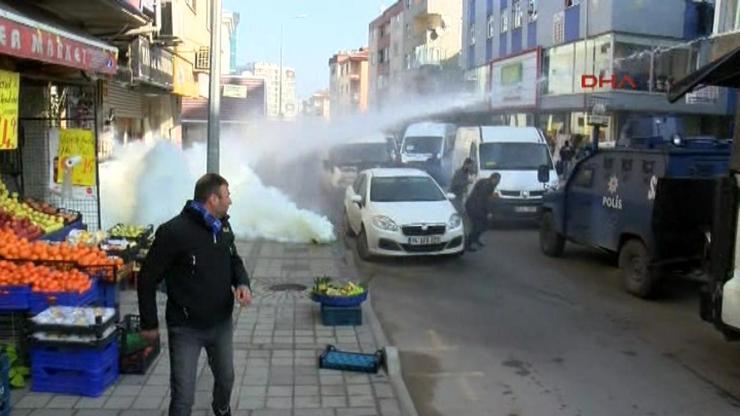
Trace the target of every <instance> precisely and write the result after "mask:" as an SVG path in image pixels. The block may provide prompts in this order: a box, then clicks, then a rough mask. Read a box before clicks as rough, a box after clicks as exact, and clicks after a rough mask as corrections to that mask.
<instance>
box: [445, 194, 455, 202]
mask: <svg viewBox="0 0 740 416" xmlns="http://www.w3.org/2000/svg"><path fill="white" fill-rule="evenodd" d="M445 196H446V197H447V199H449V200H450V201H452V200H453V199H455V198H457V195H455V194H453V193H452V192H449V193H446V194H445Z"/></svg>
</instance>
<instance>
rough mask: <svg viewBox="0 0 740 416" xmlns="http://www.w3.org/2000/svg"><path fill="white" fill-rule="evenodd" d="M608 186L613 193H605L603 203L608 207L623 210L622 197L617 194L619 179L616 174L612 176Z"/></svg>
mask: <svg viewBox="0 0 740 416" xmlns="http://www.w3.org/2000/svg"><path fill="white" fill-rule="evenodd" d="M608 188H609V193H610V194H611V195H609V196H606V195H604V196H603V197H602V199H601V205H603V206H604V207H606V208H612V209H618V210H621V209H622V198H620V197H619V195H617V191H618V190H619V179H617V177H616V176H612V177H611V178H609V185H608Z"/></svg>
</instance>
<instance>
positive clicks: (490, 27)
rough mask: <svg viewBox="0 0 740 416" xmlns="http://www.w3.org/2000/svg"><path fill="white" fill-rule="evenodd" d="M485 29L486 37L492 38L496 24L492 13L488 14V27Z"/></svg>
mask: <svg viewBox="0 0 740 416" xmlns="http://www.w3.org/2000/svg"><path fill="white" fill-rule="evenodd" d="M487 29H488V30H487V33H486V37H487V38H488V39H493V34H494V33H495V30H496V24H495V20H494V17H493V13H491V14H489V15H488V28H487Z"/></svg>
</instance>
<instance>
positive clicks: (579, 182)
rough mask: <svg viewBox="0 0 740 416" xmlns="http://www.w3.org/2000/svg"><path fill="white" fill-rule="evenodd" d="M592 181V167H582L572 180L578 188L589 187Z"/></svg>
mask: <svg viewBox="0 0 740 416" xmlns="http://www.w3.org/2000/svg"><path fill="white" fill-rule="evenodd" d="M593 183H594V168H592V167H584V168H583V169H581V171H580V172H578V174H577V176H576V178H575V180H574V181H573V185H574V186H578V187H580V188H590V187H591V186H592V185H593Z"/></svg>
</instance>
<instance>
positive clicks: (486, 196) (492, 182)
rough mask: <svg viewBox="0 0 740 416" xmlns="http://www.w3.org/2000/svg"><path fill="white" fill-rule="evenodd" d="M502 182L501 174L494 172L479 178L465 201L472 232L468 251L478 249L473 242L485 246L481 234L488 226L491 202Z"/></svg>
mask: <svg viewBox="0 0 740 416" xmlns="http://www.w3.org/2000/svg"><path fill="white" fill-rule="evenodd" d="M499 182H501V175H500V174H499V173H498V172H494V173H492V174H491V176H490V177H488V178H484V179H481V180H479V181H478V182H476V183H475V186H473V190H472V191H470V196H469V197H468V199H467V201H465V213H466V214H467V215H468V218H469V219H470V233H469V234H468V238H467V241H466V242H465V248H466V249H467V250H468V251H476V250H477V249H476V248H475V247H473V244H477V245H478V246H479V247H483V246H484V244H483V242H482V241H480V236H481V234H483V232H484V231H485V230H486V229H487V228H488V217H489V214H490V213H491V203H492V202H493V198H495V195H494V193H493V192H494V191H495V190H496V187H497V186H498V184H499Z"/></svg>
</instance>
